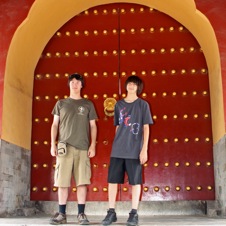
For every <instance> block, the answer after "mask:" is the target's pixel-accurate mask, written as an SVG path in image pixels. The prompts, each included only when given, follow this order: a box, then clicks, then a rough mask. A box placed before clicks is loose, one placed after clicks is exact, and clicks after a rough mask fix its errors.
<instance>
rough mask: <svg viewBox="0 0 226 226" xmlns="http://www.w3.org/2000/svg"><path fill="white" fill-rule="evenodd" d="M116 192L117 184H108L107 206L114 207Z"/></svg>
mask: <svg viewBox="0 0 226 226" xmlns="http://www.w3.org/2000/svg"><path fill="white" fill-rule="evenodd" d="M117 192H118V184H112V183H109V184H108V199H109V208H112V209H114V208H115V201H116V196H117Z"/></svg>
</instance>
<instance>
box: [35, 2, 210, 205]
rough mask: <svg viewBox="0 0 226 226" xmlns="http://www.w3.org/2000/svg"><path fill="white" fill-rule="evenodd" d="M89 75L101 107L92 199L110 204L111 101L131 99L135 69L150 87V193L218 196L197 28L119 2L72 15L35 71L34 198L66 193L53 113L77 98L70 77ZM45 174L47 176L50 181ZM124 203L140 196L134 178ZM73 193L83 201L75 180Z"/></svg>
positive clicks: (87, 93) (91, 93) (146, 189)
mask: <svg viewBox="0 0 226 226" xmlns="http://www.w3.org/2000/svg"><path fill="white" fill-rule="evenodd" d="M74 72H80V73H83V74H84V76H85V80H86V86H85V88H84V90H83V92H82V94H83V96H84V97H85V98H88V99H90V100H92V101H93V102H94V105H95V107H96V109H97V113H98V118H99V119H98V121H97V126H98V138H97V154H96V156H95V157H94V158H93V159H92V160H91V162H92V174H93V176H92V184H91V185H90V186H89V192H88V197H87V198H88V200H90V201H106V200H108V192H107V173H108V165H109V159H110V152H111V145H112V142H113V138H114V133H115V128H114V126H113V117H111V116H107V115H106V112H105V110H104V101H105V100H106V99H107V98H115V99H116V100H119V99H120V98H123V97H124V96H125V88H124V83H125V80H126V79H127V77H128V76H129V75H131V74H136V75H138V76H140V77H141V78H142V79H143V81H144V83H145V85H144V90H143V93H142V95H141V98H144V99H145V100H146V101H148V103H149V104H150V107H151V111H152V114H153V117H154V122H155V124H154V125H153V126H151V135H150V141H149V161H148V162H147V164H145V166H144V185H143V187H142V200H144V201H149V200H211V199H214V176H213V156H212V155H213V150H212V146H213V144H212V128H211V112H210V95H209V92H210V91H209V83H208V70H207V66H206V62H205V57H204V55H203V53H202V51H201V50H200V46H199V44H198V43H197V41H196V40H195V38H194V37H193V35H192V34H191V33H190V32H189V31H188V30H187V29H186V28H185V27H183V26H182V25H181V24H179V23H178V22H177V21H175V20H174V19H173V18H171V17H169V16H167V15H165V14H163V13H161V12H159V11H156V10H153V9H149V8H147V7H144V6H140V5H137V4H109V5H103V6H98V7H95V8H92V9H89V10H87V11H85V12H83V13H81V14H80V15H78V16H76V17H74V18H72V19H71V20H70V21H68V22H67V23H66V24H65V25H64V26H62V27H61V28H60V29H59V30H58V31H57V32H56V34H55V35H54V36H53V37H52V38H51V39H50V41H49V43H48V44H47V46H46V48H45V49H44V51H43V53H42V56H41V58H40V60H39V62H38V65H37V67H36V70H35V78H34V100H33V127H32V177H31V199H32V200H56V199H57V192H56V191H57V189H56V188H55V187H53V174H54V165H55V158H52V157H51V156H50V145H49V142H50V127H51V123H52V116H51V111H52V109H53V107H54V104H55V102H56V101H57V100H58V99H61V98H65V97H67V95H69V88H68V87H67V76H68V75H69V74H71V73H74ZM40 178H41V180H40ZM125 181H126V182H125V184H124V185H121V186H119V193H118V197H117V200H122V201H124V200H130V199H131V187H130V186H129V185H128V180H127V176H125ZM69 200H76V185H75V183H74V181H72V188H71V189H70V196H69Z"/></svg>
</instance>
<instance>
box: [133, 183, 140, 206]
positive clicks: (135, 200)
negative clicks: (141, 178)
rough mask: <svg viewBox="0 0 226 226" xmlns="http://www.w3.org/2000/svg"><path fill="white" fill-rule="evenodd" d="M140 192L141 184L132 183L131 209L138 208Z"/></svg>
mask: <svg viewBox="0 0 226 226" xmlns="http://www.w3.org/2000/svg"><path fill="white" fill-rule="evenodd" d="M140 192H141V185H140V184H137V185H133V186H132V209H136V210H137V209H138V205H139V201H140Z"/></svg>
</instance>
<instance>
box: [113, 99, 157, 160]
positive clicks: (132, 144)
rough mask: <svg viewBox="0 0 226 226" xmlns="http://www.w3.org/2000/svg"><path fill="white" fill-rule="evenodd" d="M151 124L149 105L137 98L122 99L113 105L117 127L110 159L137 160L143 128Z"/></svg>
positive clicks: (141, 142)
mask: <svg viewBox="0 0 226 226" xmlns="http://www.w3.org/2000/svg"><path fill="white" fill-rule="evenodd" d="M145 124H153V120H152V116H151V112H150V108H149V105H148V103H147V102H146V101H144V100H142V99H140V98H138V99H137V100H135V101H134V102H132V103H127V102H125V100H124V99H122V100H120V101H118V102H117V103H116V105H115V114H114V125H115V126H119V127H118V129H117V132H116V135H115V138H114V142H113V145H112V152H111V157H115V158H125V159H138V158H139V154H140V151H141V148H142V144H143V126H144V125H145Z"/></svg>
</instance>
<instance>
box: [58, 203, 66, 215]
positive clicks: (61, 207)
mask: <svg viewBox="0 0 226 226" xmlns="http://www.w3.org/2000/svg"><path fill="white" fill-rule="evenodd" d="M59 212H60V213H63V214H65V213H66V205H59Z"/></svg>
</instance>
